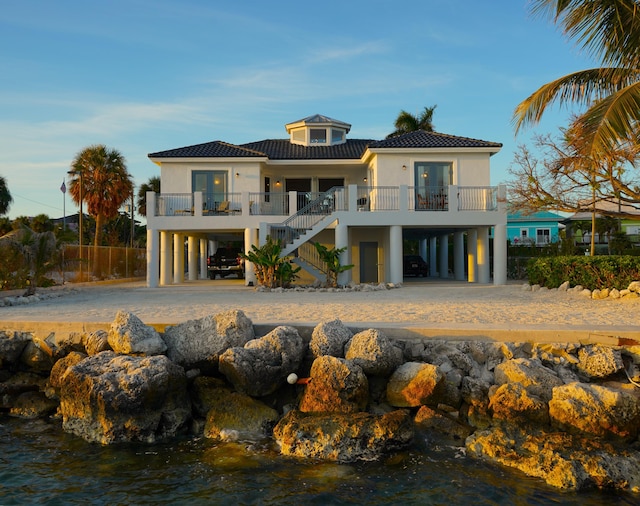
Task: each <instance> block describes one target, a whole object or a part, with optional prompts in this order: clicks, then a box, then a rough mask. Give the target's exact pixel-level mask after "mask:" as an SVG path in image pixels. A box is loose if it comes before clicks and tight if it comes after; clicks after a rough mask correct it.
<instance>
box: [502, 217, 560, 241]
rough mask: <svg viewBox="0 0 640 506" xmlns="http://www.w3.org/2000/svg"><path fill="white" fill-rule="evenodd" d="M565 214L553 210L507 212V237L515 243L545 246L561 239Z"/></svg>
mask: <svg viewBox="0 0 640 506" xmlns="http://www.w3.org/2000/svg"><path fill="white" fill-rule="evenodd" d="M563 220H564V217H563V216H560V215H559V214H556V213H553V212H551V211H537V212H535V213H530V214H526V213H522V212H519V211H517V212H514V213H508V214H507V239H508V240H509V242H510V243H511V244H512V245H514V246H518V245H527V246H531V245H535V246H544V245H545V244H550V243H554V242H558V241H559V240H560V230H561V229H563V228H564V225H563V224H562V223H561V222H562V221H563Z"/></svg>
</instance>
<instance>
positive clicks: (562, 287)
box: [558, 281, 571, 292]
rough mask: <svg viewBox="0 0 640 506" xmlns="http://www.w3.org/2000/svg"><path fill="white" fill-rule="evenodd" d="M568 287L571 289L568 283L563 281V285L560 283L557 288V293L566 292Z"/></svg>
mask: <svg viewBox="0 0 640 506" xmlns="http://www.w3.org/2000/svg"><path fill="white" fill-rule="evenodd" d="M570 287H571V285H570V283H569V282H568V281H565V282H564V283H562V284H561V285H560V286H559V287H558V291H559V292H566V291H567V290H568V289H569V288H570Z"/></svg>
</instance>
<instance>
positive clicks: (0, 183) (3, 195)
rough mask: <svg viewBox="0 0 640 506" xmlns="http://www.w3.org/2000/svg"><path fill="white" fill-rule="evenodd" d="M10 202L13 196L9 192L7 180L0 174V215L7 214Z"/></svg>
mask: <svg viewBox="0 0 640 506" xmlns="http://www.w3.org/2000/svg"><path fill="white" fill-rule="evenodd" d="M12 202H13V197H12V196H11V193H10V192H9V187H8V186H7V180H6V179H5V178H4V176H0V216H2V215H3V214H7V212H8V211H9V207H10V206H11V203H12Z"/></svg>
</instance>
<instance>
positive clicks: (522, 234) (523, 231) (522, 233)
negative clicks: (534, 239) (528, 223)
mask: <svg viewBox="0 0 640 506" xmlns="http://www.w3.org/2000/svg"><path fill="white" fill-rule="evenodd" d="M520 237H522V238H523V239H526V238H527V237H529V229H527V228H521V229H520Z"/></svg>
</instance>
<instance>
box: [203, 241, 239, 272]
mask: <svg viewBox="0 0 640 506" xmlns="http://www.w3.org/2000/svg"><path fill="white" fill-rule="evenodd" d="M240 251H241V250H240V249H239V248H218V249H217V250H216V252H215V253H214V254H213V255H211V256H210V257H209V258H207V272H208V274H209V279H216V275H219V276H220V277H221V278H226V277H227V276H229V275H230V274H236V275H237V276H238V277H239V278H240V279H243V278H244V259H242V258H240Z"/></svg>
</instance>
